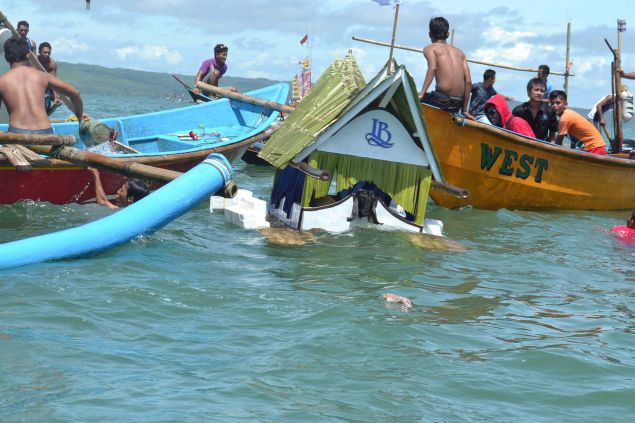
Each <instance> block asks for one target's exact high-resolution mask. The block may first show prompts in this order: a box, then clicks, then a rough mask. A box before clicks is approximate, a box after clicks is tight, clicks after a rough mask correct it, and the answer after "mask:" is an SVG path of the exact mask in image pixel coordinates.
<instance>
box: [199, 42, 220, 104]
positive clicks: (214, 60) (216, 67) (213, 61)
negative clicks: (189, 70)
mask: <svg viewBox="0 0 635 423" xmlns="http://www.w3.org/2000/svg"><path fill="white" fill-rule="evenodd" d="M227 50H228V48H227V46H226V45H225V44H216V45H215V46H214V57H210V58H209V59H207V60H205V61H204V62H203V63H202V64H201V67H200V69H199V70H198V73H197V74H196V77H195V78H194V90H193V91H194V93H196V94H198V93H199V92H200V91H199V89H198V88H197V87H196V83H197V82H198V81H203V82H205V83H208V84H210V85H213V86H215V87H218V80H219V79H221V77H222V76H223V75H224V74H225V72H227V63H226V61H227Z"/></svg>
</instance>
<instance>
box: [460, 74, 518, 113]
mask: <svg viewBox="0 0 635 423" xmlns="http://www.w3.org/2000/svg"><path fill="white" fill-rule="evenodd" d="M495 82H496V71H495V70H494V69H487V70H486V71H485V73H483V82H475V83H473V84H472V91H471V93H470V94H471V96H470V114H471V115H472V116H474V118H475V119H476V120H478V121H479V122H483V123H489V121H488V120H487V117H486V116H485V112H484V110H483V108H484V106H485V103H487V100H489V99H490V98H492V97H493V96H495V95H496V94H498V93H497V92H496V90H495V89H494V83H495ZM504 98H505V100H508V101H513V100H514V99H513V98H511V97H506V96H505V97H504Z"/></svg>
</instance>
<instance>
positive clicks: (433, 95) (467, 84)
mask: <svg viewBox="0 0 635 423" xmlns="http://www.w3.org/2000/svg"><path fill="white" fill-rule="evenodd" d="M449 29H450V24H449V23H448V21H447V20H446V19H445V18H443V17H437V18H432V19H431V20H430V32H429V36H430V40H431V41H432V43H431V44H430V45H428V46H426V47H425V48H424V49H423V55H424V56H425V58H426V61H427V62H428V70H427V72H426V76H425V80H424V81H423V87H422V88H421V92H420V93H419V98H420V99H421V102H423V103H427V104H431V105H433V106H437V107H439V108H441V109H443V110H447V111H449V112H451V113H457V112H459V111H460V110H463V113H464V114H465V116H466V117H468V118H469V119H472V120H475V119H474V117H473V116H472V115H471V114H470V113H469V111H468V101H469V98H470V90H471V89H472V77H471V76H470V68H469V66H468V64H467V58H466V57H465V54H464V53H463V52H462V51H461V50H459V49H458V48H456V47H454V46H451V45H450V44H448V43H447V42H446V40H447V38H448V36H449ZM432 80H434V81H435V84H436V85H435V89H434V91H432V92H429V93H428V92H427V91H428V88H429V87H430V85H431V84H432Z"/></svg>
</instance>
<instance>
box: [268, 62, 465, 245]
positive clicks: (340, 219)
mask: <svg viewBox="0 0 635 423" xmlns="http://www.w3.org/2000/svg"><path fill="white" fill-rule="evenodd" d="M425 134H426V132H425V126H424V122H423V119H422V116H421V113H420V106H419V100H418V96H417V89H416V86H415V83H414V80H413V79H412V77H411V76H410V74H409V73H408V72H407V71H406V69H405V67H403V66H399V67H397V68H396V69H395V70H394V72H390V70H389V69H388V66H386V67H385V68H384V69H383V70H382V71H381V72H379V74H377V76H376V77H375V78H374V79H373V80H371V81H370V82H369V83H368V84H366V83H365V82H364V79H363V76H362V75H361V73H360V71H359V69H358V67H357V63H356V62H355V60H354V58H353V56H352V55H351V54H350V53H349V55H348V56H347V57H346V58H345V59H344V60H337V61H335V62H334V63H333V64H332V65H331V66H330V67H329V69H327V70H326V71H325V72H324V74H323V75H322V77H321V78H320V79H319V80H318V82H317V83H316V84H315V86H314V87H313V88H312V89H311V92H310V93H309V94H308V95H307V96H306V97H305V98H304V99H303V100H302V102H301V103H300V105H299V106H298V109H297V110H296V111H294V112H293V113H291V114H290V115H289V117H288V118H287V121H286V122H285V125H284V126H283V127H282V128H281V129H280V131H278V132H276V133H275V134H274V135H273V136H272V137H271V138H270V139H269V140H268V141H267V143H266V144H265V145H264V147H263V149H262V151H261V152H260V157H261V158H263V159H265V160H267V161H268V162H269V163H271V164H272V165H273V166H275V167H277V168H278V169H279V171H278V172H277V174H276V177H275V179H274V183H273V188H272V192H271V198H270V202H269V215H270V220H271V221H273V222H275V223H281V224H283V225H285V226H288V227H290V228H293V229H299V230H310V229H323V230H327V231H331V232H341V231H346V230H348V229H351V228H352V227H353V226H357V225H358V224H362V225H364V226H367V225H370V226H373V227H375V228H378V229H394V230H400V231H412V232H418V233H423V234H430V235H442V227H443V225H442V222H440V221H437V220H434V219H427V218H425V212H426V203H427V200H428V192H429V189H430V185H431V184H433V181H432V179H433V177H434V179H435V181H437V182H436V183H437V184H440V183H441V182H442V178H441V174H440V172H439V169H438V165H437V163H436V159H435V157H434V153H433V151H432V148H431V146H430V144H429V143H428V140H427V138H426V136H425ZM446 188H447V187H446ZM455 191H457V190H455Z"/></svg>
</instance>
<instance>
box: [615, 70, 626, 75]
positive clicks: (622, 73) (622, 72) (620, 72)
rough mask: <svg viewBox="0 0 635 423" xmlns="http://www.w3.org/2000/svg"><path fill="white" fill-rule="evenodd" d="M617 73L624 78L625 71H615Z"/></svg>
mask: <svg viewBox="0 0 635 423" xmlns="http://www.w3.org/2000/svg"><path fill="white" fill-rule="evenodd" d="M615 71H616V72H617V73H619V74H620V76H624V70H622V69H615Z"/></svg>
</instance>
